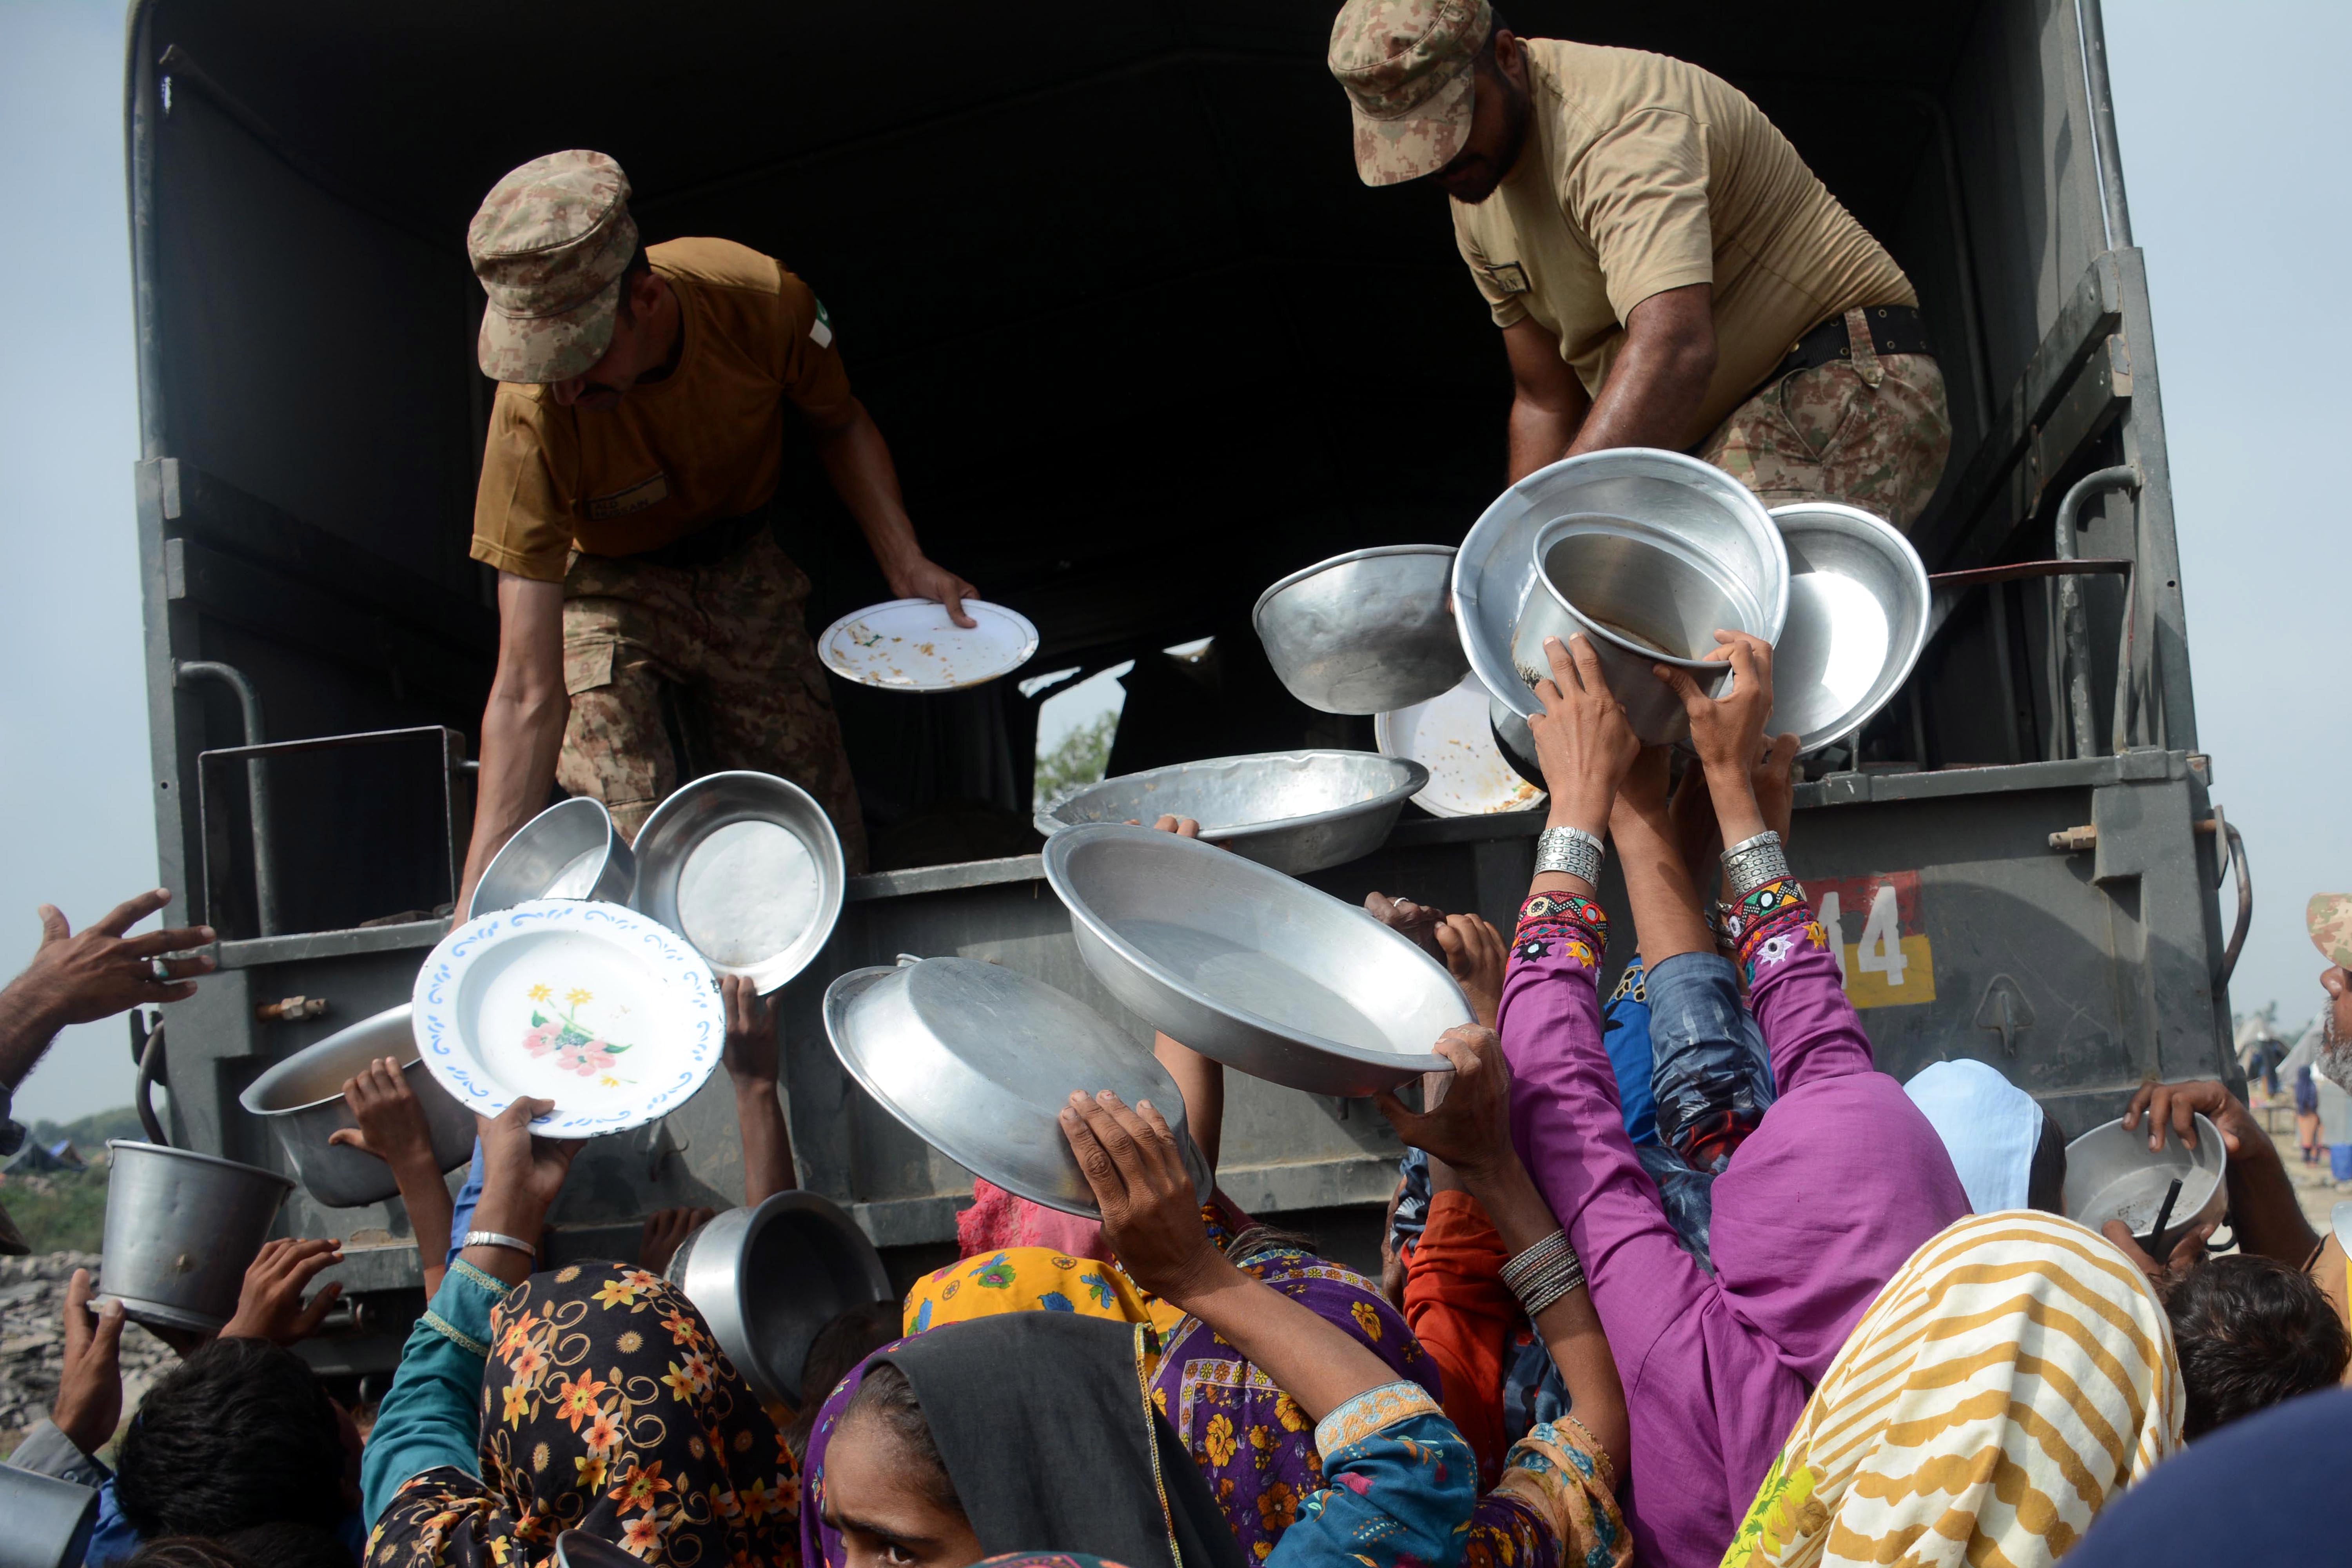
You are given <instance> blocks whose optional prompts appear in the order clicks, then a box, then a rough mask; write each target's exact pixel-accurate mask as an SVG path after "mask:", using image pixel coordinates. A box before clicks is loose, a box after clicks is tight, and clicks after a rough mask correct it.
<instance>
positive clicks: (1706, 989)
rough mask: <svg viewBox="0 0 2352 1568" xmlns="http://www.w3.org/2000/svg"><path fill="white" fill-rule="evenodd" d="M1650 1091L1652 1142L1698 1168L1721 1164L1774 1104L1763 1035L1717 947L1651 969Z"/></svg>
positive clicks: (1647, 987)
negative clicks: (1652, 1100) (1654, 1114)
mask: <svg viewBox="0 0 2352 1568" xmlns="http://www.w3.org/2000/svg"><path fill="white" fill-rule="evenodd" d="M1643 989H1644V990H1645V992H1646V994H1647V1000H1648V1003H1649V1025H1650V1051H1651V1058H1652V1064H1653V1065H1652V1073H1653V1079H1652V1084H1651V1090H1652V1093H1653V1095H1654V1098H1655V1101H1656V1106H1657V1136H1658V1142H1661V1143H1664V1145H1666V1146H1667V1147H1668V1148H1670V1149H1673V1150H1675V1152H1678V1153H1680V1154H1681V1155H1682V1156H1683V1157H1684V1158H1685V1159H1686V1160H1688V1161H1689V1162H1690V1163H1692V1165H1693V1166H1694V1167H1696V1168H1697V1169H1700V1170H1706V1169H1710V1168H1717V1169H1719V1168H1720V1162H1719V1160H1717V1159H1716V1158H1713V1157H1712V1156H1714V1155H1717V1154H1718V1153H1721V1154H1727V1153H1728V1152H1729V1150H1730V1148H1734V1147H1737V1146H1738V1142H1739V1140H1740V1139H1742V1138H1744V1137H1746V1135H1747V1134H1748V1132H1749V1131H1753V1130H1754V1129H1755V1127H1756V1124H1757V1123H1758V1122H1759V1121H1761V1120H1763V1116H1764V1108H1765V1107H1766V1106H1769V1105H1770V1104H1771V1103H1772V1099H1773V1089H1772V1065H1771V1060H1770V1058H1769V1057H1768V1056H1767V1055H1766V1054H1765V1050H1764V1037H1763V1034H1762V1032H1761V1031H1760V1030H1759V1029H1758V1028H1757V1026H1756V1020H1755V1018H1754V1017H1753V1016H1751V1015H1750V1014H1749V1013H1748V1008H1747V1006H1746V1005H1744V1004H1742V1003H1741V1001H1740V999H1739V979H1738V972H1737V971H1736V970H1734V969H1733V968H1732V965H1731V961H1730V960H1728V959H1727V958H1725V957H1723V956H1722V955H1721V954H1720V953H1714V952H1682V953H1676V954H1675V956H1674V957H1672V958H1668V959H1664V960H1662V961H1661V962H1660V963H1657V964H1655V965H1654V966H1652V967H1651V969H1650V970H1649V973H1648V974H1647V975H1646V977H1645V980H1644V986H1643Z"/></svg>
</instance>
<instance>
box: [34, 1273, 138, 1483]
mask: <svg viewBox="0 0 2352 1568" xmlns="http://www.w3.org/2000/svg"><path fill="white" fill-rule="evenodd" d="M94 1294H95V1292H94V1291H93V1290H92V1289H90V1284H89V1269H87V1268H77V1269H75V1270H74V1271H73V1278H72V1279H68V1280H67V1281H66V1357H65V1370H64V1371H63V1372H62V1373H60V1374H59V1375H58V1398H57V1403H56V1404H55V1405H51V1406H50V1407H49V1419H50V1420H51V1421H52V1422H54V1423H56V1424H57V1428H58V1431H60V1432H62V1433H64V1434H65V1435H66V1436H67V1437H68V1438H69V1439H71V1440H72V1443H73V1446H74V1447H77V1448H79V1449H80V1450H81V1451H82V1452H83V1453H85V1454H89V1455H92V1456H95V1455H96V1454H97V1453H98V1451H99V1450H100V1448H102V1447H105V1446H106V1444H107V1441H108V1439H110V1438H111V1437H112V1436H114V1428H115V1426H116V1425H117V1424H119V1423H120V1422H121V1419H122V1325H123V1322H124V1321H125V1320H124V1317H123V1313H122V1303H121V1302H120V1301H117V1300H112V1299H109V1300H107V1302H106V1304H105V1305H104V1306H102V1307H101V1308H100V1309H99V1310H97V1311H96V1312H95V1313H93V1312H92V1311H91V1310H90V1305H89V1301H90V1297H91V1296H92V1295H94Z"/></svg>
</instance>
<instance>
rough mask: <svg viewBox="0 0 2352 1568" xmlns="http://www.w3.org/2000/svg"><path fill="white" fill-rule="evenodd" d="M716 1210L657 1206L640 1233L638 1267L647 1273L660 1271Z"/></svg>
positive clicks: (638, 1238)
mask: <svg viewBox="0 0 2352 1568" xmlns="http://www.w3.org/2000/svg"><path fill="white" fill-rule="evenodd" d="M718 1212H719V1211H718V1210H717V1209H688V1208H676V1209H656V1210H655V1211H654V1212H653V1213H651V1214H649V1215H646V1223H645V1225H644V1226H643V1228H641V1229H640V1230H639V1231H638V1232H637V1267H638V1268H642V1269H644V1270H645V1271H646V1273H648V1274H659V1273H660V1272H661V1271H662V1270H663V1269H665V1268H668V1267H669V1260H670V1259H671V1258H675V1257H677V1249H678V1247H679V1245H680V1244H681V1243H683V1242H684V1241H685V1240H686V1238H687V1237H689V1236H692V1235H693V1234H694V1233H695V1232H696V1231H697V1230H699V1229H700V1228H701V1227H702V1226H705V1225H707V1224H709V1222H710V1218H711V1216H712V1215H715V1214H717V1213H718Z"/></svg>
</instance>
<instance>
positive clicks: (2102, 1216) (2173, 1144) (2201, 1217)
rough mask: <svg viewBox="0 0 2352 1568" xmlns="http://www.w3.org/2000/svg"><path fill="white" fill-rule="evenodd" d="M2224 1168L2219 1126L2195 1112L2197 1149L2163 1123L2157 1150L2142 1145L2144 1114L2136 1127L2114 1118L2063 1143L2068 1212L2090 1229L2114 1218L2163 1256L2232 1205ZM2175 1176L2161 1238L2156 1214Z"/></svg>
mask: <svg viewBox="0 0 2352 1568" xmlns="http://www.w3.org/2000/svg"><path fill="white" fill-rule="evenodd" d="M2228 1167H2229V1159H2228V1156H2227V1155H2225V1154H2224V1153H2223V1152H2221V1129H2220V1128H2218V1127H2215V1126H2214V1125H2213V1124H2212V1123H2211V1122H2210V1121H2206V1120H2205V1118H2204V1117H2202V1116H2200V1117H2198V1118H2197V1147H2196V1148H2194V1149H2184V1148H2182V1147H2181V1146H2180V1139H2179V1135H2178V1134H2176V1133H2175V1132H2174V1131H2172V1130H2171V1128H2169V1127H2167V1128H2166V1129H2165V1132H2164V1147H2163V1148H2161V1149H2157V1150H2151V1149H2149V1148H2148V1146H2147V1118H2146V1117H2142V1118H2141V1119H2140V1124H2139V1126H2138V1128H2137V1130H2131V1129H2126V1127H2125V1126H2124V1124H2123V1119H2122V1118H2120V1117H2118V1118H2116V1120H2115V1121H2110V1122H2107V1123H2105V1125H2103V1126H2098V1127H2094V1128H2092V1129H2091V1130H2090V1131H2088V1132H2085V1133H2084V1134H2083V1135H2082V1136H2081V1137H2080V1138H2077V1139H2075V1140H2074V1142H2072V1143H2069V1144H2067V1145H2066V1185H2065V1188H2064V1192H2065V1202H2066V1217H2067V1218H2068V1219H2071V1220H2073V1221H2074V1222H2075V1223H2076V1224H2077V1225H2086V1226H2090V1227H2091V1228H2092V1229H2093V1230H2096V1229H2098V1228H2099V1227H2100V1226H2104V1225H2105V1224H2106V1223H2107V1221H2109V1220H2111V1219H2119V1220H2121V1221H2123V1222H2124V1224H2125V1225H2126V1226H2128V1227H2129V1228H2130V1230H2131V1233H2132V1236H2133V1237H2134V1238H2135V1239H2137V1241H2138V1242H2139V1244H2140V1247H2141V1248H2142V1249H2143V1250H2144V1251H2146V1252H2147V1255H2148V1256H2149V1257H2151V1258H2155V1259H2157V1260H2158V1262H2162V1261H2164V1260H2165V1259H2167V1258H2170V1257H2171V1256H2172V1249H2173V1247H2176V1246H2177V1245H2179V1241H2180V1238H2181V1237H2184V1236H2186V1235H2188V1234H2189V1231H2190V1230H2192V1229H2194V1228H2195V1227H2196V1226H2200V1225H2203V1224H2204V1223H2205V1222H2206V1221H2208V1220H2219V1219H2220V1218H2221V1211H2222V1210H2223V1209H2224V1208H2226V1207H2228V1206H2229V1192H2228V1189H2227V1187H2226V1185H2225V1184H2224V1178H2225V1176H2226V1175H2227V1174H2228ZM2175 1177H2178V1178H2179V1181H2180V1196H2179V1198H2177V1199H2175V1200H2174V1202H2173V1205H2172V1218H2171V1219H2170V1220H2169V1221H2168V1223H2167V1224H2166V1226H2165V1227H2164V1234H2163V1235H2161V1236H2158V1235H2155V1234H2153V1231H2154V1227H2155V1225H2156V1216H2157V1214H2158V1210H2160V1209H2161V1208H2162V1207H2163V1206H2164V1194H2165V1192H2166V1190H2167V1189H2168V1188H2169V1187H2170V1186H2171V1185H2172V1182H2173V1179H2174V1178H2175Z"/></svg>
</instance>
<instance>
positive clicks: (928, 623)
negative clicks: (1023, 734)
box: [816, 599, 1037, 691]
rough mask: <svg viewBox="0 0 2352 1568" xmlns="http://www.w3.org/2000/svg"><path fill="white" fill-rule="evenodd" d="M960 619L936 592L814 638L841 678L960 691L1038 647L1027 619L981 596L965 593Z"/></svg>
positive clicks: (844, 621) (1014, 665) (866, 612)
mask: <svg viewBox="0 0 2352 1568" xmlns="http://www.w3.org/2000/svg"><path fill="white" fill-rule="evenodd" d="M963 609H964V614H966V615H968V616H971V618H972V619H973V620H975V621H977V622H979V623H980V624H979V625H978V626H958V625H956V624H955V623H954V622H953V621H951V620H950V619H948V607H947V606H946V605H942V604H940V603H938V602H937V601H935V600H931V599H893V600H891V601H890V602H889V603H888V604H887V605H873V606H871V607H870V608H867V609H863V610H860V611H858V612H857V613H856V614H855V615H850V616H842V617H841V619H839V620H837V621H835V622H834V623H833V625H831V626H827V627H825V628H824V636H823V637H819V638H818V639H817V644H816V651H817V657H818V658H822V659H824V667H825V668H827V669H829V670H831V671H833V672H834V674H835V675H837V676H839V677H841V678H842V679H844V680H854V681H856V682H857V684H858V685H860V686H878V687H880V688H882V689H884V690H886V691H961V690H962V689H964V688H965V687H967V686H979V685H982V683H984V682H986V681H991V680H994V679H996V678H997V677H999V676H1001V675H1010V674H1011V673H1012V672H1013V671H1014V670H1016V669H1018V668H1021V667H1022V666H1023V665H1024V664H1026V663H1028V662H1029V660H1030V658H1031V656H1033V655H1034V654H1035V653H1036V651H1037V628H1036V627H1035V626H1032V625H1030V624H1029V618H1028V617H1027V616H1024V615H1022V614H1021V613H1020V612H1018V611H1016V610H1008V609H1006V608H1005V607H1004V606H1003V605H992V604H989V603H988V602H987V601H986V600H984V599H966V600H965V601H964V602H963Z"/></svg>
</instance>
